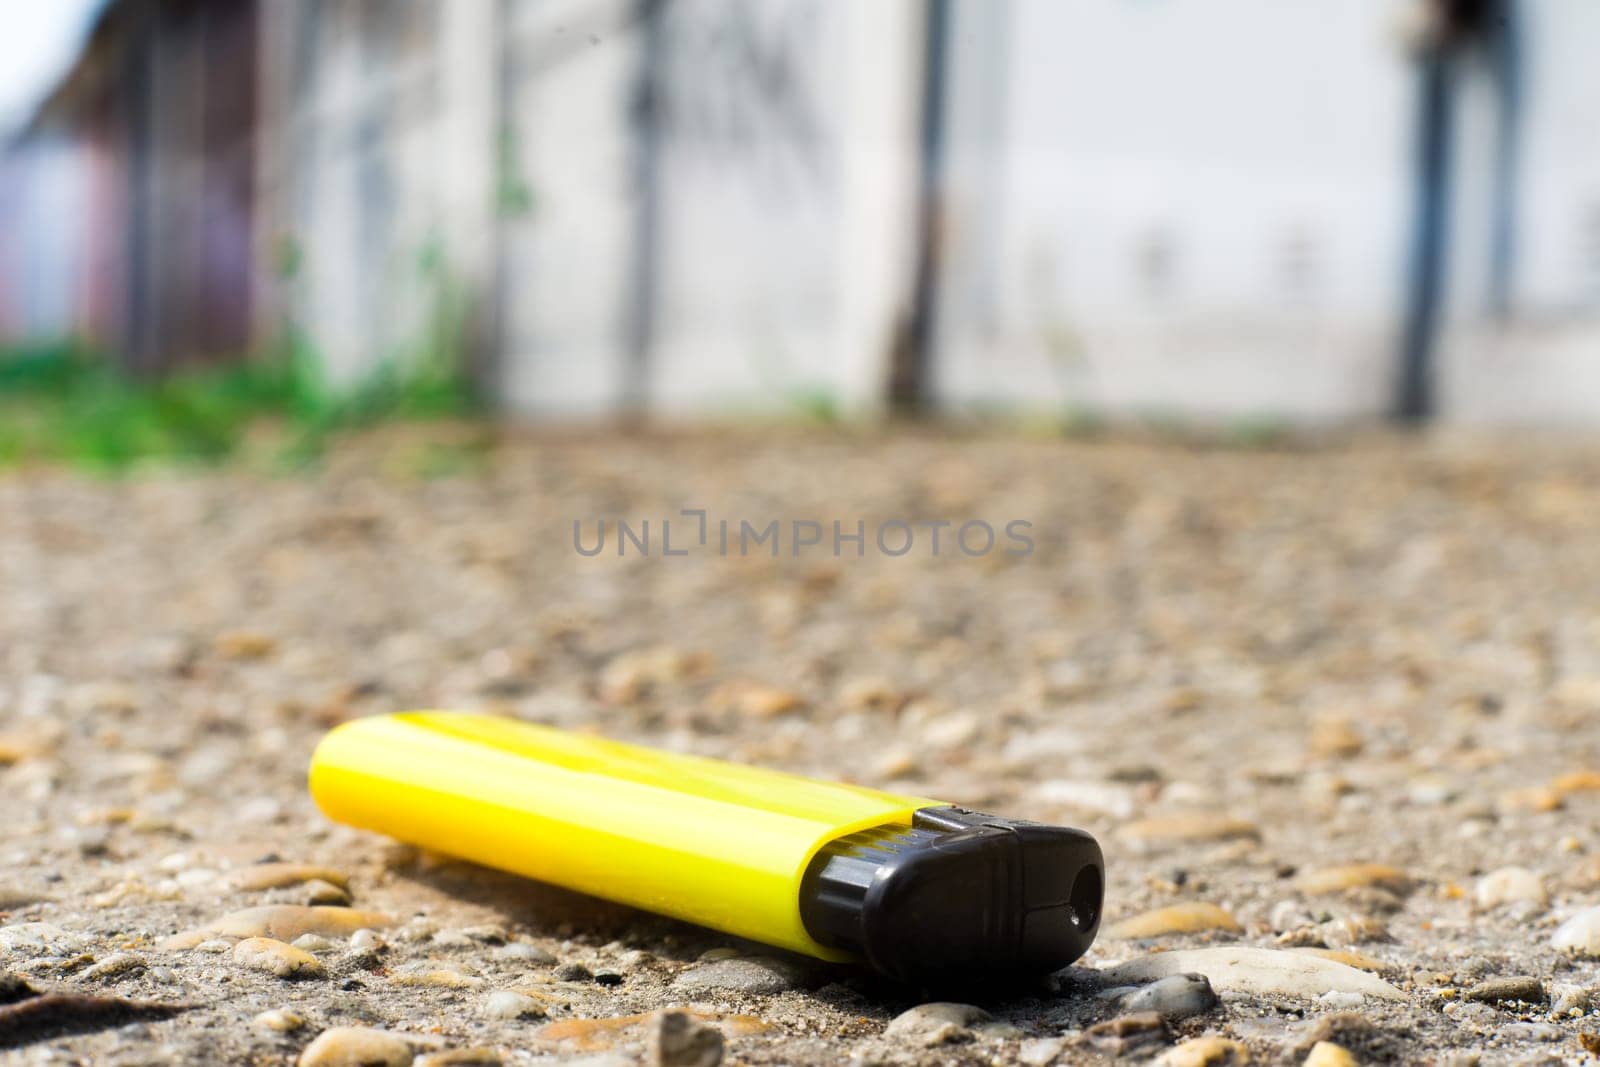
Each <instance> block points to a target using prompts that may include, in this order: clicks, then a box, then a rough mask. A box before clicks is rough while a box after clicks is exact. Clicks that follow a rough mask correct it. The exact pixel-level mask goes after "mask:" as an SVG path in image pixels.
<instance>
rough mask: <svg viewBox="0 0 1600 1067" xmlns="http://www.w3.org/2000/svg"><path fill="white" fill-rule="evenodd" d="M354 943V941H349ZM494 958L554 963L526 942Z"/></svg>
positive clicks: (516, 943)
mask: <svg viewBox="0 0 1600 1067" xmlns="http://www.w3.org/2000/svg"><path fill="white" fill-rule="evenodd" d="M351 940H352V941H354V939H353V938H352V939H351ZM495 958H496V959H502V960H506V961H508V962H511V963H554V962H555V961H556V958H555V957H554V956H552V955H550V953H548V952H546V951H545V950H544V949H542V948H540V947H539V946H538V945H534V944H530V943H529V942H527V941H512V942H510V943H509V944H506V945H502V946H500V948H498V949H496V950H495Z"/></svg>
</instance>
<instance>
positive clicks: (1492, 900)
mask: <svg viewBox="0 0 1600 1067" xmlns="http://www.w3.org/2000/svg"><path fill="white" fill-rule="evenodd" d="M1476 897H1477V901H1478V907H1480V908H1498V907H1500V906H1501V905H1504V904H1533V905H1537V906H1538V907H1541V908H1542V907H1544V906H1545V905H1546V904H1547V903H1549V899H1550V898H1549V896H1548V895H1547V894H1546V893H1545V888H1544V880H1543V879H1541V878H1540V877H1539V876H1538V875H1537V874H1535V873H1533V872H1532V871H1530V870H1528V869H1527V868H1525V867H1502V868H1500V869H1499V870H1497V871H1491V872H1490V873H1489V874H1486V875H1484V876H1483V877H1482V878H1480V879H1479V880H1478V888H1477V892H1476Z"/></svg>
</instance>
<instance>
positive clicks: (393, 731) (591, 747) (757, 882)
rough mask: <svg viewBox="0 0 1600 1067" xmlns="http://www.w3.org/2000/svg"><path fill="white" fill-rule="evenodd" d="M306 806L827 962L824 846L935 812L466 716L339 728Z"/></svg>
mask: <svg viewBox="0 0 1600 1067" xmlns="http://www.w3.org/2000/svg"><path fill="white" fill-rule="evenodd" d="M311 795H312V797H313V798H314V799H315V800H316V803H317V805H318V807H320V808H321V809H322V810H323V812H324V813H325V814H327V815H328V816H329V817H330V818H332V819H335V820H337V821H339V822H343V823H349V824H351V825H353V826H359V827H363V828H365V829H369V830H376V831H379V832H381V833H385V834H388V835H390V836H392V837H396V838H399V839H400V840H402V841H408V842H411V843H412V844H416V845H420V846H422V847H424V848H428V849H432V850H435V851H438V852H443V853H446V854H449V855H454V856H459V857H461V858H463V859H469V860H473V861H475V862H477V863H482V864H484V865H485V866H490V867H497V868H501V869H503V870H508V871H514V872H516V873H518V874H522V875H526V876H528V877H530V878H537V879H539V880H540V881H545V882H550V883H553V884H555V885H561V886H566V887H568V888H570V889H576V890H579V891H580V892H584V893H589V894H591V895H593V896H597V897H604V898H606V899H608V900H614V901H618V902H620V903H623V904H630V905H633V906H634V907H638V908H643V909H646V910H648V911H653V912H659V913H661V914H664V915H671V916H674V917H676V918H679V919H685V920H687V921H689V922H693V923H698V924H700V925H702V926H709V927H712V928H714V929H718V930H723V931H726V932H727V933H730V934H736V935H739V936H741V937H748V938H751V939H753V940H756V941H763V942H766V943H767V944H771V945H779V946H782V947H784V948H789V949H793V950H795V951H797V952H803V953H806V954H808V955H812V956H817V957H820V958H822V959H830V960H840V959H846V958H849V957H848V956H847V954H845V953H841V952H838V951H836V950H834V949H830V948H827V947H825V946H823V945H821V944H818V943H817V942H816V941H815V940H813V939H812V937H811V936H810V935H809V934H808V933H807V932H806V929H805V926H804V924H803V923H802V922H801V918H800V895H801V889H800V883H801V878H802V877H803V876H804V874H805V871H806V866H807V865H808V864H809V863H810V862H811V859H812V857H813V856H815V855H816V853H817V851H818V850H819V849H821V848H822V847H823V846H824V845H826V844H827V843H828V842H830V841H833V840H835V839H836V838H839V837H842V836H844V835H845V834H850V833H854V832H856V831H858V830H864V829H867V828H868V827H873V826H885V825H906V824H909V823H910V822H911V817H912V814H913V813H914V812H915V811H916V810H917V809H918V808H924V807H928V806H930V805H936V804H939V803H941V802H940V801H936V800H929V799H926V798H922V797H909V796H896V795H894V794H890V793H883V792H879V791H877V790H873V789H863V788H859V787H857V786H852V785H843V784H839V783H833V782H821V781H816V780H813V779H810V778H802V777H799V776H797V775H792V774H784V773H781V772H779V771H771V770H763V769H761V768H757V767H747V766H741V765H739V764H733V763H726V762H723V761H721V760H714V759H707V758H704V757H699V756H687V755H680V754H676V753H668V752H659V751H656V750H653V749H647V748H640V747H637V746H634V745H627V744H623V743H621V742H618V741H609V740H606V739H604V738H600V737H594V736H590V735H586V734H574V733H568V732H566V731H563V730H557V729H553V728H551V727H545V726H535V725H532V724H529V723H523V722H518V721H515V720H512V719H505V718H500V717H497V716H490V715H475V714H470V713H463V712H443V711H413V712H403V713H400V714H397V715H385V716H379V717H375V718H369V719H359V720H356V721H354V722H349V723H346V724H344V725H342V726H339V727H337V728H336V729H334V730H333V731H332V732H330V733H329V734H328V735H327V737H325V738H324V739H323V741H322V743H321V744H320V745H318V746H317V750H316V753H315V755H314V756H313V757H312V761H311Z"/></svg>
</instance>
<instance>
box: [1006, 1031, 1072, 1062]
mask: <svg viewBox="0 0 1600 1067" xmlns="http://www.w3.org/2000/svg"><path fill="white" fill-rule="evenodd" d="M1066 1048H1067V1041H1066V1038H1062V1037H1031V1038H1029V1039H1028V1040H1026V1041H1024V1042H1023V1043H1022V1045H1021V1047H1019V1048H1018V1049H1017V1059H1018V1060H1019V1061H1021V1062H1022V1063H1023V1064H1024V1065H1025V1067H1049V1065H1050V1064H1052V1063H1054V1062H1055V1061H1056V1059H1057V1058H1058V1057H1060V1055H1061V1054H1062V1053H1063V1052H1065V1051H1066Z"/></svg>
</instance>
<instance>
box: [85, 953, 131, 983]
mask: <svg viewBox="0 0 1600 1067" xmlns="http://www.w3.org/2000/svg"><path fill="white" fill-rule="evenodd" d="M144 967H145V962H144V960H143V959H141V958H139V957H138V956H135V955H133V954H132V953H131V952H116V953H113V954H112V955H110V956H107V957H106V958H105V959H103V960H101V961H100V962H99V963H96V964H95V965H94V966H93V967H90V968H89V969H88V970H86V971H84V972H83V977H85V978H88V979H94V980H104V979H107V978H116V977H118V976H120V975H125V974H128V973H129V972H131V971H142V970H144Z"/></svg>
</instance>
